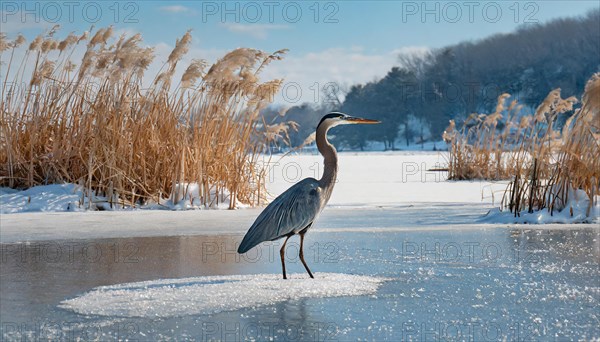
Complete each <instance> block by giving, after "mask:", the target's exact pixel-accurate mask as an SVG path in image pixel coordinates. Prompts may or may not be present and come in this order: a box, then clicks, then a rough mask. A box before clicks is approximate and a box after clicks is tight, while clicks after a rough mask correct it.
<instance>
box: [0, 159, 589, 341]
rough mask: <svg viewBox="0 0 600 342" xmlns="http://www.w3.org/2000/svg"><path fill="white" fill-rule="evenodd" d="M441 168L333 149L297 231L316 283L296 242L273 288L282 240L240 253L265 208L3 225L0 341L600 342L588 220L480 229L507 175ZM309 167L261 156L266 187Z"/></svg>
mask: <svg viewBox="0 0 600 342" xmlns="http://www.w3.org/2000/svg"><path fill="white" fill-rule="evenodd" d="M444 160H445V156H444V154H443V153H410V152H399V153H381V154H377V153H374V154H368V155H367V154H352V153H348V154H341V155H340V177H339V184H337V185H336V189H335V190H334V193H333V196H332V198H331V201H330V203H329V206H328V207H327V208H326V209H325V210H324V212H323V213H322V215H321V216H320V218H319V219H318V220H317V222H316V224H315V226H314V228H313V229H312V230H311V231H310V232H309V233H308V234H307V236H306V241H305V243H306V246H305V256H306V260H307V262H308V264H309V266H310V267H311V269H312V271H313V272H315V277H316V278H315V279H307V276H306V274H305V271H304V268H303V267H302V265H301V263H300V262H299V260H298V257H297V250H298V243H299V242H298V237H295V238H292V239H291V240H290V242H288V250H287V254H286V258H287V262H286V264H287V267H288V275H291V279H288V280H286V281H284V280H282V279H280V277H281V273H280V272H281V265H280V261H279V248H280V246H281V243H282V241H276V242H273V243H264V244H262V245H260V246H259V247H257V248H255V249H253V250H251V251H249V252H248V253H247V254H246V255H243V256H239V255H238V254H237V253H236V252H235V251H236V248H237V247H236V243H239V241H240V240H241V238H242V236H243V234H244V233H245V232H246V230H247V229H248V227H249V226H250V225H251V224H252V222H253V221H254V219H255V218H256V216H257V215H258V214H259V213H260V210H261V209H243V210H235V211H229V210H192V211H184V212H173V211H152V210H151V211H144V210H137V211H117V212H76V213H73V212H45V213H44V212H41V213H40V212H27V213H19V214H3V215H0V227H1V229H0V247H1V251H0V252H1V260H0V261H1V264H0V266H1V268H0V291H1V294H2V295H1V296H0V321H1V322H0V323H1V324H0V328H1V329H2V334H1V335H2V340H6V341H12V340H19V341H22V340H47V339H54V340H56V339H58V340H77V339H81V340H140V341H146V340H188V339H192V340H193V339H195V340H234V341H243V340H287V341H328V340H338V341H346V340H358V339H363V340H390V341H399V340H415V341H425V340H427V341H431V340H450V341H482V340H484V341H513V340H514V341H517V340H518V341H530V340H561V341H562V340H591V339H600V328H599V324H598V322H599V321H600V312H599V310H598V308H599V301H600V228H599V227H598V224H597V223H596V224H577V225H576V224H544V225H516V224H491V223H489V220H486V219H483V216H484V215H485V214H486V213H487V212H488V211H489V210H490V209H492V208H494V207H497V206H498V202H499V200H500V198H501V196H502V191H503V190H504V188H505V187H506V182H485V181H474V182H446V181H445V178H444V177H445V174H444V173H439V172H438V173H436V172H429V171H427V169H429V168H432V167H438V166H439V165H440V164H442V165H443V163H444ZM320 163H321V157H319V156H315V155H299V156H291V157H288V158H285V159H283V160H282V161H278V160H272V167H271V173H270V175H269V183H268V188H269V191H270V192H271V193H272V194H275V195H276V194H279V193H281V192H282V191H284V190H285V189H287V188H288V187H289V186H290V185H291V184H292V183H295V182H297V181H298V180H299V179H301V178H304V177H309V176H312V177H315V176H317V177H318V176H319V173H320V172H321V171H320V170H319V165H320ZM59 195H60V194H59ZM5 196H7V197H5V198H9V197H10V196H12V195H5ZM65 196H66V197H68V196H70V194H65ZM44 201H45V202H44ZM25 202H28V200H26V201H25ZM32 202H34V201H32ZM10 203H16V204H15V205H17V206H18V205H19V204H18V203H19V202H18V201H16V202H10ZM41 203H48V205H47V206H42V207H41V208H45V209H44V210H46V209H47V210H54V209H53V208H61V207H64V205H63V204H64V203H63V202H61V199H60V196H58V197H52V198H51V199H50V200H49V199H44V198H42V199H41ZM10 205H12V204H10ZM10 205H8V206H7V207H10ZM16 209H17V211H32V210H30V208H26V207H24V208H20V207H16ZM22 209H23V210H22ZM11 210H12V209H11Z"/></svg>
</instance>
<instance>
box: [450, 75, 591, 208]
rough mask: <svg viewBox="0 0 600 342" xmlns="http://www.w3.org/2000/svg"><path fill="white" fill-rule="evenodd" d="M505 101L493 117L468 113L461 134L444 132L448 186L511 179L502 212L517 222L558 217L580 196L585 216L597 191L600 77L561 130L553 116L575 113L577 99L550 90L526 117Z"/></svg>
mask: <svg viewBox="0 0 600 342" xmlns="http://www.w3.org/2000/svg"><path fill="white" fill-rule="evenodd" d="M509 98H510V95H508V94H503V95H501V96H500V97H499V98H498V105H497V107H496V111H495V112H494V113H492V114H489V115H486V114H479V115H477V114H473V115H471V116H470V117H469V118H468V119H467V120H466V121H465V123H464V125H463V127H462V128H461V129H460V130H457V128H456V125H455V123H454V122H450V126H449V127H448V128H447V129H446V132H444V139H445V140H446V141H447V142H448V143H449V145H450V156H449V168H448V171H449V179H454V180H464V179H488V180H501V179H510V180H511V182H510V183H509V185H508V188H507V189H506V191H505V193H504V196H503V199H502V208H505V209H508V210H510V212H512V213H514V215H515V216H518V215H520V212H522V211H524V210H527V211H528V212H530V213H531V212H534V211H537V210H542V209H547V210H548V211H549V212H550V213H551V214H552V213H553V212H554V211H557V210H558V211H562V210H563V209H565V208H567V207H568V206H570V205H571V204H570V203H571V202H569V201H570V199H572V197H577V196H580V195H581V193H584V194H585V197H587V200H588V208H587V215H588V216H589V214H590V210H591V208H592V207H593V205H594V203H595V202H597V197H598V190H599V188H600V183H599V182H600V134H599V133H600V100H599V99H600V74H595V75H593V76H592V78H591V79H590V80H589V81H588V83H587V86H586V88H585V93H584V95H583V97H582V103H581V107H580V108H577V109H576V110H574V113H573V115H571V116H570V117H569V118H568V119H567V121H566V122H565V123H564V125H562V127H561V128H557V127H556V126H557V125H556V123H557V117H558V116H559V115H560V114H562V113H566V112H571V111H573V108H574V105H575V104H577V103H578V100H577V99H576V98H575V97H569V98H567V99H563V98H562V97H561V94H560V89H555V90H553V91H551V92H550V93H549V94H548V96H547V97H546V99H545V100H544V102H543V103H542V104H541V105H539V106H538V107H537V109H536V111H535V113H532V114H528V115H523V113H522V107H521V106H520V105H519V104H518V102H517V101H516V100H513V101H512V102H511V103H510V104H509V105H508V106H506V102H507V100H508V99H509ZM568 209H569V210H570V211H571V214H572V207H571V208H568Z"/></svg>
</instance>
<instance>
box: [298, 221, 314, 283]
mask: <svg viewBox="0 0 600 342" xmlns="http://www.w3.org/2000/svg"><path fill="white" fill-rule="evenodd" d="M304 234H306V231H304V232H302V233H300V261H302V265H304V268H306V271H307V272H308V275H309V276H310V277H311V278H314V277H313V274H312V272H311V271H310V269H309V268H308V265H307V264H306V261H304Z"/></svg>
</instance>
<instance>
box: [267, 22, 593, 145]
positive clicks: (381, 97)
mask: <svg viewBox="0 0 600 342" xmlns="http://www.w3.org/2000/svg"><path fill="white" fill-rule="evenodd" d="M398 58H399V59H398V65H399V66H396V67H393V68H392V69H391V70H390V71H389V72H388V73H387V75H386V76H385V77H383V78H382V79H380V80H378V81H375V82H370V83H367V84H359V85H353V86H351V87H350V88H349V89H346V90H345V91H344V90H343V89H339V88H336V89H333V87H330V88H328V89H324V92H325V95H326V96H325V97H324V98H325V99H324V100H323V103H320V104H318V105H314V104H303V105H300V106H295V107H292V108H290V109H289V110H288V112H287V115H286V116H284V117H280V116H278V115H277V111H276V110H275V109H274V108H271V109H268V110H267V111H265V113H264V114H265V118H266V120H267V122H273V123H276V122H281V121H290V120H291V121H295V122H296V123H298V124H299V129H298V131H297V132H290V142H291V145H292V146H299V145H300V144H302V142H303V141H304V140H305V138H306V137H308V136H309V135H310V134H311V133H312V132H314V129H315V126H316V124H317V123H318V120H319V118H320V117H321V116H322V115H323V114H324V112H325V111H329V110H340V111H342V112H345V113H348V114H352V115H357V116H358V115H362V116H366V117H369V118H372V119H379V120H381V121H383V123H384V124H381V125H374V126H369V127H354V126H352V127H347V128H345V129H343V130H338V131H337V132H335V137H334V139H333V141H334V143H335V144H336V146H338V148H351V149H364V148H365V147H367V146H368V141H375V142H380V143H383V144H384V146H385V148H386V149H394V148H398V147H400V146H397V144H398V143H399V142H401V145H402V144H407V143H408V142H417V143H418V142H421V141H426V140H428V141H437V140H440V139H441V134H442V133H443V131H444V128H445V127H446V126H447V125H448V121H449V120H450V119H455V120H456V121H457V122H458V123H459V122H461V120H464V119H465V118H466V117H468V116H469V115H470V114H471V113H489V112H493V110H494V108H495V106H496V102H497V97H498V96H499V95H500V94H502V93H509V94H511V95H512V97H513V98H516V99H518V100H519V103H521V104H523V105H525V106H529V107H530V108H535V107H536V106H537V105H538V104H540V103H541V102H542V101H543V100H544V98H545V97H546V95H547V94H548V93H549V92H550V91H551V90H552V89H555V88H561V89H562V94H563V95H564V96H571V95H575V96H577V97H580V96H581V94H582V93H583V90H584V86H585V83H586V81H587V80H588V79H589V78H590V76H591V75H592V74H593V73H594V72H598V71H600V11H599V10H594V11H591V12H589V13H588V14H587V15H585V16H583V17H576V18H564V19H558V20H553V21H551V22H548V23H545V24H535V25H527V26H523V27H520V28H519V29H517V30H516V31H515V32H513V33H509V34H497V35H493V36H491V37H488V38H486V39H483V40H479V41H474V42H471V41H468V42H462V43H459V44H457V45H452V46H447V47H444V48H441V49H436V50H432V51H430V52H429V53H427V54H425V55H401V56H399V57H398ZM341 99H343V100H341ZM359 131H360V133H359Z"/></svg>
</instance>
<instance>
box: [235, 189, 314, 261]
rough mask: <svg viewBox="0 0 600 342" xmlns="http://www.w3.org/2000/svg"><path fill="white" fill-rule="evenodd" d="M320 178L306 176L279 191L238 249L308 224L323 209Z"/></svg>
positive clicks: (241, 250) (254, 244)
mask: <svg viewBox="0 0 600 342" xmlns="http://www.w3.org/2000/svg"><path fill="white" fill-rule="evenodd" d="M320 195H321V191H320V189H319V182H318V181H317V180H316V179H314V178H306V179H303V180H302V181H300V182H299V183H297V184H295V185H294V186H292V187H291V188H289V189H288V190H286V191H285V192H284V193H282V194H281V195H279V196H278V197H277V198H276V199H275V200H273V202H271V204H269V205H268V206H267V207H266V208H265V210H263V212H262V213H260V215H258V217H257V218H256V221H254V224H252V227H250V229H249V230H248V232H247V233H246V236H244V239H243V240H242V243H241V244H240V247H239V248H238V253H245V252H247V251H248V250H250V249H251V248H252V247H254V246H256V245H258V244H259V243H261V242H263V241H272V240H275V239H278V238H280V237H283V236H286V235H288V234H290V233H292V232H293V233H298V232H299V231H300V230H302V229H304V228H306V226H308V225H309V224H310V223H311V222H312V221H313V220H314V219H315V217H317V215H318V214H319V212H320V211H321V200H320Z"/></svg>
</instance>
